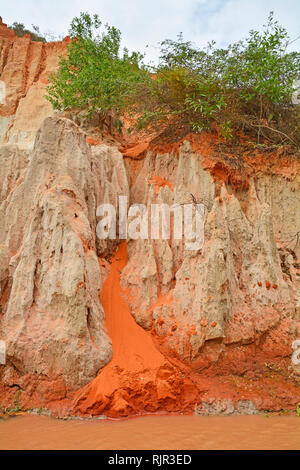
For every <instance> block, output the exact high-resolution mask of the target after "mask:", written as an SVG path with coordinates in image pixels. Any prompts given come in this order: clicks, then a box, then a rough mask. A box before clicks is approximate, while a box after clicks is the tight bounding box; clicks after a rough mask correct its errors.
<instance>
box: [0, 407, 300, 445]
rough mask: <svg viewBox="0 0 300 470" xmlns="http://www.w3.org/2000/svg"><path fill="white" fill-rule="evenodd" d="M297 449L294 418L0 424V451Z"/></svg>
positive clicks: (299, 432) (19, 420) (39, 419)
mask: <svg viewBox="0 0 300 470" xmlns="http://www.w3.org/2000/svg"><path fill="white" fill-rule="evenodd" d="M299 448H300V418H299V417H296V416H270V417H265V416H262V415H255V416H145V417H140V418H134V419H128V420H120V421H111V420H69V421H65V420H57V419H54V418H50V417H47V416H34V415H25V416H17V417H14V418H9V419H7V420H0V449H41V450H43V449H45V450H46V449H87V450H90V449H96V450H98V449H99V450H100V449H103V450H104V449H115V450H126V449H135V450H140V449H170V450H179V449H183V450H184V449H189V450H192V449H198V450H201V449H208V450H210V449H212V450H217V449H226V450H227V449H230V450H240V449H244V450H248V449H259V450H260V449H272V450H276V449H280V450H281V449H282V450H286V449H289V450H298V449H299Z"/></svg>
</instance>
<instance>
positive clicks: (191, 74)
mask: <svg viewBox="0 0 300 470" xmlns="http://www.w3.org/2000/svg"><path fill="white" fill-rule="evenodd" d="M288 43H289V37H288V33H287V31H286V30H285V29H284V28H283V27H281V26H280V25H279V24H278V22H277V21H275V20H274V18H273V14H272V13H270V15H269V19H268V24H267V25H265V28H264V31H263V32H262V33H260V32H258V31H250V33H249V36H248V38H247V39H245V40H243V41H239V42H237V43H235V44H232V45H230V46H229V47H228V48H226V49H217V48H215V43H213V42H212V43H210V44H208V46H207V48H206V49H203V50H200V49H198V48H195V47H194V46H193V45H192V43H191V42H185V41H184V40H183V37H182V35H181V34H180V35H179V36H178V40H177V41H172V40H165V41H163V42H162V43H161V55H160V62H159V65H158V67H157V70H156V79H155V80H152V83H150V84H149V82H147V83H146V86H145V87H144V89H141V90H140V96H139V100H137V103H138V110H139V111H140V113H141V116H140V118H139V125H140V127H145V126H147V125H150V126H153V125H155V124H158V125H159V126H161V125H162V124H165V125H167V126H169V128H170V131H171V129H172V128H173V129H176V128H177V127H178V125H181V126H182V125H185V126H186V127H190V129H191V131H194V132H201V131H202V130H203V129H211V128H212V127H214V128H217V129H218V130H219V132H220V133H221V134H222V135H223V137H225V138H227V139H229V138H230V137H231V136H232V135H233V133H234V132H236V131H238V130H243V131H244V132H247V133H250V134H252V136H253V137H254V136H255V137H256V139H257V142H258V143H260V142H262V141H269V142H271V143H288V144H294V145H296V146H298V147H299V146H300V125H299V121H300V119H299V118H300V115H299V106H298V107H297V106H295V105H293V103H292V100H291V97H292V93H293V91H294V83H295V80H296V79H297V78H299V76H300V54H299V53H295V52H294V53H287V52H286V48H287V45H288Z"/></svg>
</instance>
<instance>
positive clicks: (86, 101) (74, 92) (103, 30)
mask: <svg viewBox="0 0 300 470" xmlns="http://www.w3.org/2000/svg"><path fill="white" fill-rule="evenodd" d="M69 35H70V37H71V38H72V42H71V43H70V45H69V47H68V54H67V57H60V62H59V68H58V71H57V73H56V74H53V75H52V76H51V77H50V85H49V86H48V88H47V91H48V96H47V98H48V100H49V101H50V102H51V103H52V105H53V107H54V108H55V109H59V110H70V109H74V108H75V109H79V110H82V111H83V112H84V116H85V117H89V118H90V117H93V116H94V115H98V117H99V116H100V120H101V121H104V120H105V119H106V117H107V116H108V115H109V114H110V113H114V115H115V116H118V115H119V114H120V113H122V111H123V110H124V109H126V107H127V106H129V102H130V99H131V97H132V91H133V86H134V84H135V83H137V82H139V81H141V80H143V74H144V73H145V72H144V70H143V67H142V65H141V61H142V55H141V54H140V53H138V52H132V53H131V54H130V53H129V52H128V50H127V49H126V48H125V49H123V51H121V47H120V42H121V33H120V31H119V30H118V29H117V28H115V27H113V26H109V25H107V24H106V25H102V23H101V21H100V20H99V17H98V15H94V16H93V17H91V16H90V15H89V14H87V13H81V14H80V16H79V17H76V18H74V19H73V21H72V23H71V27H70V31H69Z"/></svg>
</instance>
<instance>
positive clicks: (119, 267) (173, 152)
mask: <svg viewBox="0 0 300 470" xmlns="http://www.w3.org/2000/svg"><path fill="white" fill-rule="evenodd" d="M67 43H68V40H66V41H64V42H62V43H49V44H42V43H33V42H32V41H31V40H30V38H29V37H24V38H16V37H14V35H13V34H11V33H10V30H8V29H7V28H6V26H5V25H4V24H2V22H1V21H0V49H1V54H0V73H1V76H0V81H1V82H0V86H1V87H2V88H0V91H1V90H2V91H3V89H5V97H4V101H3V102H2V106H1V109H0V114H1V117H0V133H1V135H2V137H1V146H0V159H1V165H0V289H1V290H0V296H1V303H0V340H4V341H5V342H6V346H7V363H6V365H4V366H0V397H1V403H5V404H10V403H12V402H13V399H14V394H15V390H16V387H17V389H20V390H22V393H21V395H20V400H21V404H22V405H24V406H26V407H33V406H36V407H40V406H49V407H52V409H54V410H55V411H56V412H57V413H58V414H60V415H65V414H68V413H71V414H77V415H78V414H80V415H99V414H105V415H109V416H114V417H118V416H126V415H130V414H139V413H143V412H157V411H170V412H176V411H179V412H182V411H191V410H194V409H195V410H196V412H199V413H219V412H221V413H223V412H225V413H227V412H228V413H233V412H244V410H246V409H248V408H249V407H250V408H249V409H251V410H255V411H256V410H262V409H282V408H284V409H287V408H293V407H295V404H296V403H298V402H299V401H300V394H299V387H297V384H296V383H295V380H294V378H295V377H294V376H293V375H292V364H291V354H292V342H293V340H295V339H297V338H298V339H299V338H300V328H299V314H300V311H299V302H300V296H299V277H300V270H299V268H300V266H299V256H300V245H299V233H300V232H299V231H300V220H299V217H300V198H299V189H300V180H299V173H300V172H299V161H297V159H296V158H294V156H293V157H291V158H290V157H287V158H284V157H282V158H280V159H279V157H278V156H276V155H268V160H267V161H266V155H261V154H257V155H255V156H254V157H249V156H248V155H247V154H246V153H245V154H243V155H242V157H240V159H242V161H243V165H244V167H243V168H242V169H241V168H240V164H241V160H239V159H237V158H235V155H232V157H230V159H229V160H228V161H226V159H224V158H223V157H221V156H220V155H219V156H218V155H216V154H214V152H213V151H212V149H211V146H210V143H209V138H208V136H207V135H205V134H203V135H201V136H200V137H199V139H200V140H199V141H201V142H202V143H201V145H200V144H199V145H198V144H197V145H196V144H195V138H194V137H193V138H186V140H185V141H179V142H178V143H176V144H175V145H174V146H172V145H170V146H163V145H161V146H156V148H155V147H153V146H151V145H150V144H149V142H148V141H147V142H135V143H134V144H132V143H131V144H130V145H129V147H128V148H127V146H126V145H124V147H123V149H124V153H123V155H122V154H121V153H120V152H119V151H118V149H117V146H114V145H109V146H107V145H104V144H101V142H100V140H97V139H96V138H91V137H86V135H85V134H84V132H83V131H82V130H81V129H80V128H79V127H78V126H77V125H76V124H75V123H74V122H73V121H71V120H69V119H65V118H63V117H60V116H58V115H56V116H54V114H53V111H52V109H51V106H50V104H49V103H48V102H47V101H46V100H45V98H44V93H45V88H46V85H47V76H48V74H49V73H50V72H51V71H53V70H55V68H56V67H57V63H58V54H59V53H61V52H62V53H63V52H64V51H65V50H66V45H67ZM1 84H2V85H1ZM3 84H4V85H3ZM3 87H4V88H3ZM1 96H2V95H1ZM2 98H3V96H2ZM38 129H39V130H38ZM89 144H90V145H89ZM240 152H242V153H243V149H242V148H241V149H240ZM230 160H233V161H234V162H235V164H236V166H234V165H233V166H232V167H231V166H230ZM118 196H126V197H127V198H128V203H129V204H131V205H132V204H135V203H142V204H145V205H146V206H147V207H148V208H150V206H151V204H153V203H161V204H162V203H166V204H168V205H172V204H175V205H176V204H177V205H182V204H185V203H195V202H196V203H202V204H204V206H205V224H204V227H205V237H204V244H203V247H202V248H201V249H200V250H194V251H190V250H187V249H186V247H185V245H184V242H183V241H182V240H174V239H173V238H172V237H171V239H170V240H161V239H160V240H151V239H150V240H130V239H128V240H127V247H126V241H125V242H124V243H123V244H122V245H121V247H120V246H119V241H116V240H99V239H98V238H97V237H96V225H97V222H98V218H97V216H96V209H97V207H98V206H99V205H100V204H102V203H109V204H112V205H114V206H116V205H117V200H118ZM294 369H295V372H297V368H296V367H295V368H294ZM274 377H275V379H276V380H275V379H274ZM275 382H276V383H275ZM78 389H79V390H78ZM274 390H275V392H274ZM75 392H76V393H75ZM74 393H75V395H74ZM58 401H59V402H60V404H59V405H58ZM249 404H250V405H249ZM248 405H249V406H248Z"/></svg>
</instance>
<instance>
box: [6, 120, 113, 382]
mask: <svg viewBox="0 0 300 470" xmlns="http://www.w3.org/2000/svg"><path fill="white" fill-rule="evenodd" d="M4 149H5V152H4V156H6V155H7V153H8V152H9V150H8V148H7V147H4ZM19 152H20V150H19ZM16 154H18V152H16V151H15V147H12V148H10V157H11V159H15V157H16ZM91 160H92V156H91V152H90V149H89V148H88V146H87V144H86V143H85V136H84V135H83V134H82V133H81V132H80V131H79V129H78V128H77V126H76V125H75V124H73V123H72V122H71V121H68V120H66V119H59V118H48V119H46V120H45V121H44V123H43V125H42V127H41V129H40V131H39V132H38V135H37V138H36V142H35V146H34V149H33V151H32V153H31V155H30V162H29V165H28V168H27V170H26V173H25V175H24V176H23V177H22V176H20V178H19V180H18V183H19V184H16V185H15V188H14V189H12V190H11V191H10V192H8V195H7V198H6V199H5V200H4V202H3V203H2V205H1V208H0V213H1V217H0V220H1V229H0V233H1V240H0V243H1V246H2V247H3V250H4V254H3V257H2V260H1V266H2V286H3V287H2V290H3V292H2V296H3V295H4V296H5V297H6V298H8V301H7V302H6V303H4V305H3V309H2V317H1V330H0V331H1V338H4V339H5V341H6V344H7V360H8V365H11V366H12V367H14V368H15V369H17V370H18V371H19V372H20V373H22V374H38V375H45V376H48V377H53V376H54V377H57V376H62V378H63V379H64V381H65V382H66V384H67V385H70V386H72V387H75V388H76V387H77V388H78V387H79V386H81V385H84V384H85V383H87V382H88V381H89V380H91V379H92V378H93V377H94V376H95V375H96V374H97V372H98V371H99V369H101V368H102V367H103V366H104V365H105V364H106V363H107V362H108V361H109V360H110V359H111V356H112V351H111V342H110V340H109V338H108V337H107V335H106V333H105V331H104V312H103V309H102V306H101V304H100V299H99V293H100V290H101V277H100V267H99V263H98V259H97V256H96V252H95V223H96V220H95V213H96V198H95V188H94V177H93V173H92V169H91V163H92V162H91ZM20 179H21V180H22V181H20Z"/></svg>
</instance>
